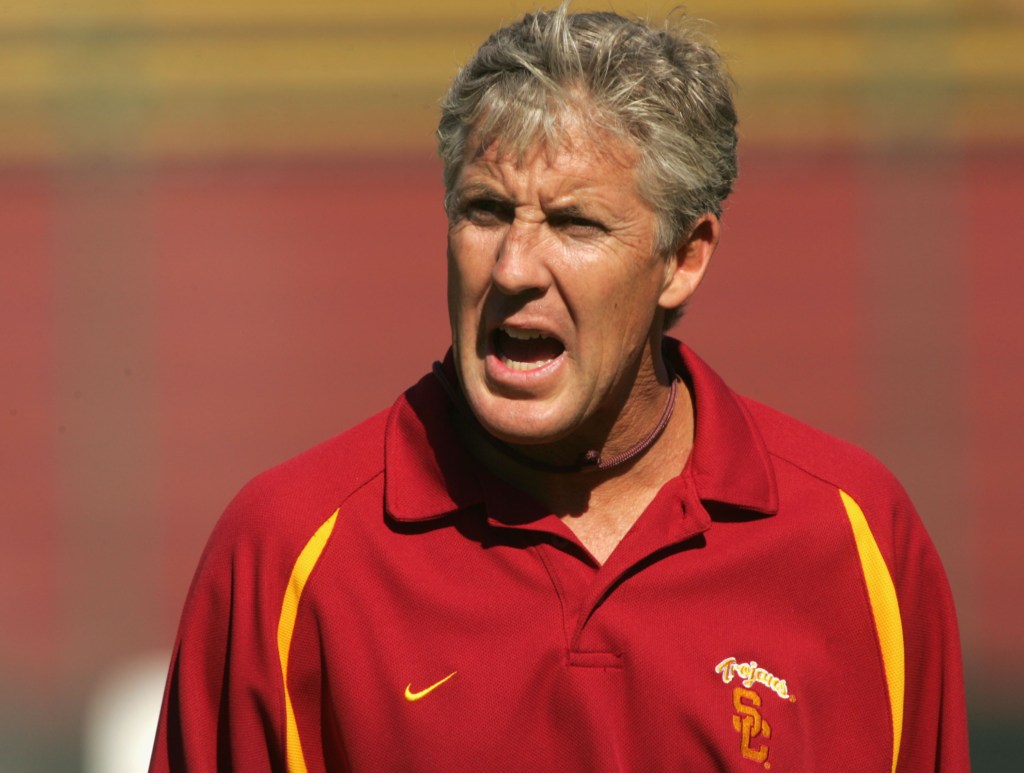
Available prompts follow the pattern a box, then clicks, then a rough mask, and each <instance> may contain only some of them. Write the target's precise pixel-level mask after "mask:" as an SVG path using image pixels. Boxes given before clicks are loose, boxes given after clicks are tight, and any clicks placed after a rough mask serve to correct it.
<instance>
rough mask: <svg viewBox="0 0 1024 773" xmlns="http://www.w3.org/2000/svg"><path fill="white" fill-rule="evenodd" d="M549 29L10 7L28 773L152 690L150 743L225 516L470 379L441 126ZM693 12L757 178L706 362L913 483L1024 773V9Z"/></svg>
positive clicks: (116, 5) (259, 5) (66, 766)
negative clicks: (445, 366) (291, 472)
mask: <svg viewBox="0 0 1024 773" xmlns="http://www.w3.org/2000/svg"><path fill="white" fill-rule="evenodd" d="M671 6H672V4H671V3H652V2H636V3H631V4H624V3H616V4H615V8H616V10H619V11H620V12H632V13H637V14H641V15H645V14H651V15H654V16H660V15H664V13H665V12H667V11H668V10H669V8H670V7H671ZM533 7H534V4H532V3H523V2H502V1H497V2H489V3H487V4H481V3H479V2H472V1H471V0H435V1H434V2H432V3H429V4H426V3H420V2H414V1H413V0H400V1H398V2H380V3H374V4H363V3H358V4H357V3H350V2H346V0H333V1H332V2H328V1H327V0H291V2H285V1H284V0H246V1H245V2H243V0H221V1H220V2H216V3H210V2H200V0H135V2H129V1H128V0H122V1H118V0H93V2H89V3H75V2H57V0H36V1H35V2H25V3H7V4H5V5H3V6H0V519H2V520H0V525H2V527H3V534H4V535H5V536H4V539H3V540H2V541H0V588H2V591H0V620H2V621H3V623H2V633H0V773H35V772H36V771H39V772H42V771H79V770H93V771H95V770H98V769H99V768H98V767H97V765H99V764H101V763H97V762H96V760H98V759H100V754H101V752H100V751H98V747H97V745H96V744H97V743H98V742H97V741H96V740H95V739H96V738H97V737H100V735H102V733H101V732H100V729H98V728H101V727H102V724H103V717H104V716H106V715H105V713H104V707H105V706H107V705H108V704H109V702H110V701H115V702H116V699H117V696H118V695H121V696H124V695H127V694H129V693H130V692H131V689H129V688H124V689H125V690H127V691H128V692H127V693H126V692H123V691H121V692H119V690H120V687H119V686H120V685H122V684H125V683H130V684H136V685H139V688H138V689H139V690H140V691H141V692H140V694H142V695H143V697H141V698H140V701H142V702H141V703H140V704H138V705H139V706H140V707H141V708H138V709H136V710H134V715H135V716H136V717H137V718H139V720H140V721H141V722H142V725H141V727H142V728H143V729H141V730H137V731H134V732H135V737H136V739H137V740H138V742H139V743H140V744H141V745H143V746H145V745H147V744H148V738H146V737H145V735H146V733H147V732H151V731H149V730H146V729H145V727H146V722H147V721H149V720H148V719H147V710H148V709H147V708H146V706H147V705H148V704H147V703H146V702H145V694H148V693H146V689H145V685H146V684H148V682H147V681H146V680H147V679H148V680H150V682H152V680H153V676H152V674H153V673H154V671H156V672H157V673H159V671H160V670H161V669H162V668H163V663H164V662H165V661H166V658H167V656H168V653H169V649H170V646H171V644H172V641H173V637H174V630H175V627H176V624H177V616H178V614H179V612H180V609H181V605H182V602H183V600H184V596H185V593H186V591H187V587H188V582H189V579H190V577H191V573H192V571H193V569H194V567H195V564H196V562H197V560H198V557H199V553H200V551H201V549H202V546H203V543H204V542H205V539H206V536H207V535H208V533H209V531H210V529H211V528H212V525H213V523H214V521H215V520H216V518H217V516H218V515H219V513H220V511H221V509H222V508H223V506H224V505H225V504H226V502H227V500H228V499H229V498H230V497H231V496H232V494H233V493H234V491H235V490H237V488H238V487H239V486H241V484H242V483H244V482H245V480H246V479H248V478H249V477H251V476H252V475H254V474H255V473H256V472H258V471H260V470H261V469H264V468H266V467H268V466H270V465H272V464H274V463H276V462H278V461H281V460H283V459H284V458H286V457H288V456H290V455H292V454H294V453H297V452H298V451H300V450H302V449H303V448H305V447H307V446H309V445H311V444H313V443H315V442H317V441H318V440H321V439H323V438H325V437H327V436H330V435H332V434H334V433H336V432H338V431H340V430H342V429H344V428H346V427H348V426H351V425H352V424H354V423H355V422H357V421H358V420H360V419H361V418H363V417H365V416H367V415H368V414H370V413H371V412H373V411H376V410H378V409H380V408H383V407H385V406H386V405H389V404H390V403H391V401H392V400H393V399H394V397H395V396H396V395H397V394H398V393H399V392H400V391H401V390H402V389H404V388H405V387H406V386H408V385H409V384H411V383H412V382H413V381H414V380H415V379H416V378H418V377H419V376H420V375H421V374H422V373H423V372H425V371H426V369H427V368H428V367H429V365H430V362H431V361H432V360H433V359H436V358H437V357H439V356H440V355H441V354H442V353H443V351H444V348H445V346H446V345H447V337H448V334H447V327H446V325H447V323H446V316H445V310H444V231H445V223H444V217H443V213H442V211H441V206H440V199H441V186H440V167H439V164H438V163H437V162H436V160H435V159H434V156H433V129H434V126H435V123H436V120H437V104H438V100H439V98H440V96H441V94H442V93H443V91H444V89H445V87H446V85H447V82H448V81H449V80H450V78H451V77H452V75H453V74H454V72H455V70H456V69H457V67H458V65H459V64H460V63H461V62H463V61H464V60H465V59H466V58H467V57H468V56H469V55H470V54H471V52H472V51H473V50H474V49H475V47H476V46H477V45H478V44H479V43H480V42H481V41H482V39H483V38H484V37H485V36H486V35H487V34H488V33H489V32H490V31H492V30H493V29H495V28H496V27H497V26H499V25H500V24H501V23H503V22H508V21H511V20H513V19H515V18H518V17H519V16H520V15H521V14H522V13H523V12H524V11H526V10H530V9H531V8H533ZM600 7H601V6H594V5H591V4H585V3H582V2H581V3H576V4H575V5H574V8H575V9H577V10H589V9H594V8H600ZM687 10H688V11H689V12H690V13H691V14H693V15H696V16H699V17H702V18H705V19H708V20H709V23H708V26H707V29H708V32H709V33H710V34H711V35H712V36H713V37H715V38H716V39H717V40H718V41H719V43H720V45H721V48H722V49H723V51H724V53H725V54H726V56H727V57H728V59H729V61H730V63H731V66H732V70H733V73H734V75H735V77H736V80H737V82H738V85H739V91H738V100H739V109H740V119H741V128H740V132H741V177H740V181H739V183H738V185H737V189H736V193H735V195H734V197H733V199H732V200H731V202H730V203H729V206H728V209H727V212H726V216H725V235H724V241H723V244H722V247H721V248H720V250H719V253H718V255H717V256H716V259H715V264H714V266H713V267H712V270H711V274H710V276H709V278H708V279H707V282H706V285H705V287H703V288H702V289H701V292H700V293H699V294H698V297H697V299H696V300H695V302H694V303H693V305H692V306H691V307H690V311H689V312H688V315H687V317H686V319H685V320H684V321H683V322H682V323H681V324H680V325H679V327H678V328H677V330H676V334H677V335H679V336H680V337H682V338H683V339H684V340H687V341H688V342H690V343H691V344H692V345H694V346H695V347H696V348H697V350H698V351H699V352H700V353H701V354H702V356H703V357H704V358H705V359H707V360H709V361H710V362H711V363H712V364H713V365H714V366H715V367H716V369H718V370H719V371H720V372H721V373H722V374H723V375H724V376H725V377H726V378H727V379H728V380H729V381H730V383H731V384H732V385H733V386H734V387H735V388H737V389H739V390H740V391H742V392H745V393H746V394H749V395H751V396H753V397H755V398H757V399H759V400H762V401H764V402H767V403H770V404H772V405H775V406H776V407H779V408H781V409H783V410H785V411H787V412H789V413H791V414H793V415H795V416H798V417H799V418H802V419H804V420H806V421H808V422H810V423H812V424H816V425H818V426H820V427H822V428H823V429H825V430H828V431H830V432H833V433H835V434H839V435H842V436H844V437H847V438H848V439H850V440H853V441H854V442H857V443H858V444H860V445H862V446H864V447H866V448H867V449H868V450H870V451H872V452H873V453H874V454H876V455H877V456H879V457H880V458H881V459H882V460H883V461H884V462H885V463H887V464H888V465H889V466H890V467H891V468H892V469H893V470H894V471H895V472H896V474H897V475H898V476H899V477H900V479H901V480H902V481H903V482H904V484H905V485H906V487H907V488H908V490H909V491H910V493H911V495H912V497H913V498H914V500H915V502H916V503H917V505H918V508H919V510H920V511H921V513H922V517H923V518H924V521H925V523H926V525H927V526H928V528H929V531H930V533H931V534H932V536H933V539H934V540H935V542H936V544H937V546H938V548H939V551H940V553H941V555H942V557H943V560H944V562H945V564H946V567H947V571H948V573H949V576H950V580H951V582H952V584H953V589H954V594H955V596H956V600H957V603H958V609H959V612H960V619H961V629H962V638H963V642H964V647H965V660H966V669H967V675H968V693H969V701H970V710H971V723H972V734H973V738H972V753H973V755H974V757H975V766H976V770H978V771H1003V770H1006V771H1015V770H1018V769H1019V768H1020V765H1019V752H1018V746H1019V742H1020V740H1022V739H1024V734H1022V733H1021V731H1020V730H1019V729H1018V728H1019V727H1020V726H1021V723H1022V722H1024V702H1022V700H1021V698H1020V696H1021V694H1022V689H1024V677H1022V676H1021V671H1020V670H1018V669H1016V668H1015V667H1014V666H1013V664H1014V663H1015V662H1016V659H1017V658H1018V657H1019V656H1020V655H1021V654H1022V653H1024V616H1022V615H1021V611H1020V610H1021V602H1020V600H1019V599H1020V596H1021V592H1022V591H1024V563H1022V562H1021V560H1020V556H1021V555H1022V554H1024V528H1022V527H1021V525H1020V524H1019V522H1018V512H1019V509H1020V508H1019V505H1018V500H1017V498H1016V495H1014V494H1013V492H1014V491H1015V487H1016V485H1018V483H1019V478H1020V476H1021V467H1022V462H1024V455H1022V454H1021V451H1020V447H1021V443H1020V438H1021V437H1022V435H1024V401H1022V400H1021V392H1022V388H1024V343H1022V333H1024V312H1022V310H1021V301H1020V299H1019V296H1020V290H1019V288H1020V287H1022V286H1024V261H1022V260H1021V259H1020V258H1021V250H1022V247H1021V245H1022V244H1024V218H1022V217H1021V214H1020V210H1021V206H1022V204H1024V5H1022V4H1021V3H1020V2H1019V0H936V1H935V2H926V1H925V0H889V1H887V2H883V1H882V0H860V1H859V2H855V1H854V0H834V1H833V2H830V3H819V2H813V1H812V0H776V1H775V2H772V3H758V2H753V0H718V1H717V2H711V0H701V1H695V2H690V3H689V4H688V5H687ZM1014 610H1016V611H1014ZM153 663H155V664H156V665H155V666H154V665H152V664H153ZM136 674H138V675H140V676H138V679H135V676H134V675H136ZM157 681H159V676H158V677H157ZM150 692H151V690H150ZM126 705H135V704H132V703H131V702H130V701H129V702H128V703H127V704H126ZM154 721H155V719H154ZM105 773H114V771H113V770H112V769H111V768H108V769H107V770H106V771H105Z"/></svg>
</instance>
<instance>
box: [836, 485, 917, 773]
mask: <svg viewBox="0 0 1024 773" xmlns="http://www.w3.org/2000/svg"><path fill="white" fill-rule="evenodd" d="M839 496H840V498H841V499H842V500H843V506H844V507H845V508H846V515H847V517H848V518H849V519H850V527H851V528H852V529H853V538H854V541H855V542H856V543H857V555H858V556H859V558H860V566H861V570H862V571H863V572H864V581H865V583H866V584H867V589H868V599H869V601H870V602H871V614H872V615H873V616H874V618H875V632H876V634H877V635H878V644H879V647H880V648H881V650H882V665H883V667H884V668H885V681H886V685H887V687H888V689H889V706H890V707H891V709H892V770H893V773H895V771H896V762H897V761H898V760H899V756H900V739H901V737H902V735H903V689H904V678H905V676H904V664H903V621H902V619H901V618H900V604H899V599H898V598H897V597H896V586H895V585H893V582H892V575H891V574H890V573H889V567H888V566H886V563H885V559H884V558H883V557H882V551H880V550H879V549H878V543H877V542H876V541H875V537H874V535H873V534H872V533H871V527H870V526H869V525H868V521H867V519H866V518H865V517H864V511H863V510H861V509H860V506H859V505H858V504H857V503H856V502H855V501H854V499H853V497H851V496H850V495H849V494H847V493H846V492H845V491H843V490H842V489H840V490H839Z"/></svg>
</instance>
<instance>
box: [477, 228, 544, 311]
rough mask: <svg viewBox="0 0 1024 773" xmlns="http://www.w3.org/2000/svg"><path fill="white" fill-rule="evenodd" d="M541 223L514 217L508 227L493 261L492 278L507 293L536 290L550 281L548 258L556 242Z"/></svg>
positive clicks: (515, 293) (517, 293) (541, 288)
mask: <svg viewBox="0 0 1024 773" xmlns="http://www.w3.org/2000/svg"><path fill="white" fill-rule="evenodd" d="M543 231H544V226H543V225H542V224H541V223H528V222H523V221H522V220H520V219H518V218H514V219H513V220H512V222H511V223H510V224H509V226H508V228H507V229H506V231H505V233H504V235H503V237H502V240H501V243H500V244H499V245H498V255H497V259H496V260H495V262H494V269H493V271H492V281H493V283H494V286H495V287H496V288H497V289H498V290H500V291H501V292H502V293H504V294H506V295H519V294H522V293H529V292H531V291H537V290H541V291H543V289H544V288H545V287H546V286H547V284H548V282H549V281H550V275H549V274H548V259H549V257H550V252H551V250H552V249H553V248H554V246H555V245H553V244H551V240H550V236H546V235H545V234H544V232H543Z"/></svg>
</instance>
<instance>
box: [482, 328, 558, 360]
mask: <svg viewBox="0 0 1024 773" xmlns="http://www.w3.org/2000/svg"><path fill="white" fill-rule="evenodd" d="M496 343H497V349H498V354H499V355H500V356H502V357H505V358H506V359H509V360H514V361H515V362H544V361H546V360H553V359H555V357H557V356H558V355H560V354H561V353H562V352H563V351H564V350H565V347H564V346H562V344H561V343H560V342H559V341H558V340H557V339H555V338H530V339H525V340H524V339H522V338H512V337H511V336H510V335H508V333H506V332H504V331H503V330H499V331H498V334H497V336H496Z"/></svg>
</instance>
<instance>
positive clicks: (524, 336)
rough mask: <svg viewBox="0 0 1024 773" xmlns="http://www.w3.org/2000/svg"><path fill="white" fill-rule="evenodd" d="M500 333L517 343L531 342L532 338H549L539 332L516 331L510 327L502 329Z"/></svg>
mask: <svg viewBox="0 0 1024 773" xmlns="http://www.w3.org/2000/svg"><path fill="white" fill-rule="evenodd" d="M501 330H502V332H503V333H504V334H505V335H507V336H508V337H509V338H515V339H516V340H519V341H532V340H533V339H534V338H549V337H550V336H546V335H544V334H543V333H542V332H540V331H539V330H518V329H516V328H512V327H503V328H502V329H501Z"/></svg>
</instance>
